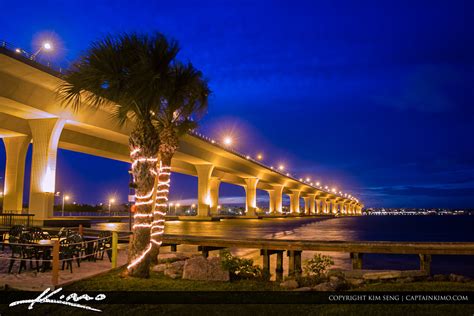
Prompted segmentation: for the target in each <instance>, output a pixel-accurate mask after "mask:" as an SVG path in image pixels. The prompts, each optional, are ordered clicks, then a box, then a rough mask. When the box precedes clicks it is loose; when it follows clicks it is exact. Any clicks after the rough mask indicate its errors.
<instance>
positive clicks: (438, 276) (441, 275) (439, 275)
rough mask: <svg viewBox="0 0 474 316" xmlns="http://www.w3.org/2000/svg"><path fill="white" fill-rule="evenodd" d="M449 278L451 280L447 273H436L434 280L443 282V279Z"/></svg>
mask: <svg viewBox="0 0 474 316" xmlns="http://www.w3.org/2000/svg"><path fill="white" fill-rule="evenodd" d="M448 280H449V276H448V275H445V274H435V275H433V281H437V282H443V281H448Z"/></svg>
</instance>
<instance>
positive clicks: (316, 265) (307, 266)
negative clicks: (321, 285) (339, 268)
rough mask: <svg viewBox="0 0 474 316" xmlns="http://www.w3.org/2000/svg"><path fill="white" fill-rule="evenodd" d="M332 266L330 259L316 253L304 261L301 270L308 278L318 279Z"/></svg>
mask: <svg viewBox="0 0 474 316" xmlns="http://www.w3.org/2000/svg"><path fill="white" fill-rule="evenodd" d="M333 264H334V261H332V259H331V257H329V256H325V255H322V254H320V253H317V254H315V255H314V256H313V258H311V259H309V260H306V261H305V263H304V267H303V270H304V272H305V273H306V274H307V275H309V276H313V277H317V278H320V277H321V276H322V275H323V274H324V273H325V272H326V270H327V269H328V268H329V267H330V266H332V265H333Z"/></svg>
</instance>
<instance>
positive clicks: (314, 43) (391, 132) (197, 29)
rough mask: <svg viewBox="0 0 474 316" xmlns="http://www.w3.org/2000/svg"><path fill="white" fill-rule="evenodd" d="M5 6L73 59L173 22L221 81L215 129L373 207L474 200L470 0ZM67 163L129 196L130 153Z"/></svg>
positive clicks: (81, 191) (65, 159) (17, 38)
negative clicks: (123, 35)
mask: <svg viewBox="0 0 474 316" xmlns="http://www.w3.org/2000/svg"><path fill="white" fill-rule="evenodd" d="M0 10H1V11H2V12H4V13H6V14H4V15H3V17H2V19H1V20H0V30H1V31H0V34H1V35H0V38H3V39H4V40H6V41H8V42H11V43H14V44H16V45H18V46H21V47H24V48H25V49H27V50H32V51H34V50H35V45H37V42H38V41H39V40H40V39H41V38H42V37H44V36H52V37H54V38H55V39H56V42H57V43H60V44H59V45H58V46H59V47H58V49H57V50H56V53H55V54H54V55H52V56H49V57H46V56H44V57H43V58H49V59H50V60H51V61H52V62H55V63H57V64H61V65H63V66H67V65H68V64H69V63H70V62H71V61H73V60H74V59H75V58H77V57H78V56H79V55H80V54H81V52H83V51H84V50H86V49H87V47H88V45H89V43H90V42H91V41H92V40H96V39H99V38H100V37H102V36H104V35H106V34H114V33H117V32H129V31H137V32H152V31H160V32H162V33H164V34H166V35H168V36H169V37H172V38H175V39H176V40H178V41H179V42H180V45H181V47H182V51H181V53H180V55H179V56H180V58H181V59H183V60H190V61H192V62H193V63H194V64H195V66H196V67H198V68H199V69H201V70H202V71H203V72H204V74H205V75H206V77H207V78H209V82H210V87H211V89H212V91H213V95H212V97H211V100H210V107H209V113H208V115H207V116H206V117H205V119H204V120H203V122H202V126H201V128H200V129H201V131H202V132H204V133H205V134H208V135H210V136H212V137H214V138H221V137H223V135H224V134H227V133H233V134H234V136H235V137H236V140H237V141H236V145H235V146H236V148H237V149H239V150H240V151H242V152H243V153H246V154H250V155H255V154H256V153H257V152H260V151H261V152H263V153H264V154H265V157H266V161H267V162H268V163H269V164H274V165H277V164H278V163H280V162H281V163H284V164H285V165H286V166H287V167H288V169H289V171H290V172H292V173H294V174H297V175H301V176H311V177H312V178H313V179H318V180H320V181H321V182H323V183H326V184H328V185H334V186H337V187H338V188H342V189H343V190H344V191H347V192H351V193H354V194H355V195H358V196H359V197H361V199H362V200H363V201H364V202H365V204H366V205H367V206H386V207H474V146H473V145H472V144H473V141H472V137H473V135H474V124H473V123H474V107H473V100H474V92H473V91H474V89H472V86H473V83H474V74H473V72H474V36H473V35H474V34H473V33H474V31H473V30H474V25H473V22H472V21H474V10H473V4H472V2H470V1H316V0H314V1H298V0H293V1H179V2H170V1H22V2H6V1H1V2H0ZM1 150H3V149H1ZM3 165H4V154H3V153H0V173H1V172H2V171H1V170H2V169H1V168H2V167H1V166H3ZM58 168H59V172H60V173H61V174H65V175H67V176H68V177H64V178H62V177H58V190H66V191H71V192H75V194H76V195H77V197H78V200H82V201H85V202H96V201H103V200H104V199H106V196H107V195H109V194H110V192H117V194H118V195H119V196H123V199H125V195H126V193H127V183H128V176H127V174H126V170H127V166H126V165H124V164H120V163H116V162H111V161H108V160H102V159H97V158H91V157H87V156H84V155H79V154H76V153H70V152H65V151H61V152H60V155H59V160H58ZM97 174H100V179H99V180H97ZM70 179H74V181H73V182H72V181H71V180H70ZM174 184H175V186H174V188H173V192H172V196H173V199H190V198H193V197H194V196H195V194H196V189H195V185H196V184H195V179H193V178H190V177H184V176H174ZM243 192H244V191H243V189H242V188H237V187H233V186H230V185H224V186H223V187H222V195H223V196H227V197H234V196H243V194H244V193H243ZM79 197H80V198H79ZM262 197H263V195H262Z"/></svg>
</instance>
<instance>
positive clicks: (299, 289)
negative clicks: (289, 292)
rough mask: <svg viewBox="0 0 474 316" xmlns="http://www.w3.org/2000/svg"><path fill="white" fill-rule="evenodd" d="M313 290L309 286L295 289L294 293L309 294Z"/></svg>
mask: <svg viewBox="0 0 474 316" xmlns="http://www.w3.org/2000/svg"><path fill="white" fill-rule="evenodd" d="M311 290H312V289H311V288H310V287H309V286H304V287H299V288H297V289H294V290H293V291H295V292H308V291H311Z"/></svg>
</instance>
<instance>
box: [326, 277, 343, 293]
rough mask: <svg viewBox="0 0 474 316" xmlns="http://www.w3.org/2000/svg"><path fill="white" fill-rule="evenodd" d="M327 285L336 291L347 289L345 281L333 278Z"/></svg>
mask: <svg viewBox="0 0 474 316" xmlns="http://www.w3.org/2000/svg"><path fill="white" fill-rule="evenodd" d="M329 283H330V284H331V286H332V287H333V288H334V290H336V291H339V290H344V289H346V288H347V283H346V280H345V279H342V278H337V277H336V278H333V279H332V280H330V281H329Z"/></svg>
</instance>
